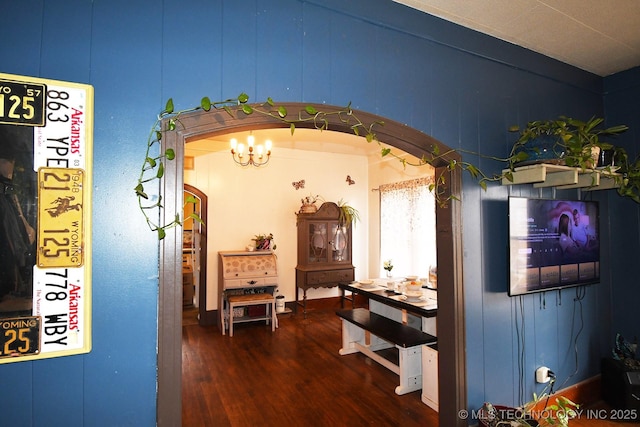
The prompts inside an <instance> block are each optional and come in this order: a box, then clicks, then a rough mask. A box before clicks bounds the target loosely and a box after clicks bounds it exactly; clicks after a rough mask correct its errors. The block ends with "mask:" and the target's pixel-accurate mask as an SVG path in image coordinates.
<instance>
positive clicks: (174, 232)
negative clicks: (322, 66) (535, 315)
mask: <svg viewBox="0 0 640 427" xmlns="http://www.w3.org/2000/svg"><path fill="white" fill-rule="evenodd" d="M282 105H283V106H284V107H285V108H286V110H287V111H288V112H289V117H298V115H299V114H301V115H302V116H304V114H305V113H304V111H305V108H306V107H307V106H309V105H311V106H313V107H315V109H316V110H317V111H326V110H339V109H340V108H339V107H331V106H327V105H325V104H303V103H285V104H282ZM256 107H257V106H256ZM354 114H355V115H356V116H357V117H358V118H359V119H360V120H362V122H364V123H376V122H380V123H384V125H381V126H379V127H376V129H375V134H376V138H377V139H378V141H380V142H382V143H384V144H387V145H390V146H393V147H396V148H398V149H400V150H403V151H405V152H407V153H409V154H412V155H414V156H416V157H418V158H420V157H422V156H423V155H424V154H425V153H427V152H432V151H433V150H434V148H435V147H437V148H438V149H439V152H440V153H449V154H447V155H446V156H443V158H442V159H440V161H439V162H438V163H437V164H435V165H434V166H435V167H436V174H437V175H438V176H439V174H440V173H444V174H445V176H446V185H445V187H444V188H442V190H443V191H444V192H445V194H444V198H446V197H447V196H453V199H452V200H451V201H450V202H449V203H448V204H447V205H446V206H440V205H439V204H436V247H437V261H438V317H437V323H438V362H439V363H438V377H439V379H440V381H438V383H439V396H440V398H439V401H440V404H439V419H440V425H447V426H460V427H462V426H466V423H467V421H466V420H465V419H461V418H460V417H459V416H458V414H459V411H461V410H463V409H466V408H467V387H466V358H465V342H466V339H465V328H464V323H465V319H464V292H463V279H462V259H463V258H462V209H461V208H462V207H461V202H460V201H459V200H460V199H461V192H462V176H461V172H460V171H459V168H454V170H452V171H449V170H448V169H447V166H448V165H449V162H450V161H452V160H453V161H459V160H460V156H459V154H458V153H456V152H455V151H452V150H451V149H450V148H449V147H447V146H445V145H444V144H442V143H441V142H440V141H438V140H436V139H435V138H432V137H431V136H429V135H427V134H424V133H422V132H420V131H419V130H417V129H413V128H410V127H408V126H406V125H404V124H402V123H399V122H396V121H393V120H389V119H386V118H384V117H380V116H377V115H374V114H370V113H367V112H363V111H357V110H354ZM327 119H328V120H329V123H328V129H330V130H331V131H338V132H344V133H349V134H353V130H352V129H351V127H350V125H349V123H344V122H342V121H341V120H340V118H339V117H332V116H330V117H328V118H327ZM288 127H289V125H288V124H287V123H285V122H283V121H282V120H279V119H276V118H273V117H270V116H267V115H262V114H252V115H246V114H244V113H243V112H241V111H233V114H231V115H230V114H228V113H227V112H226V111H220V110H215V111H209V112H206V111H195V112H191V113H186V114H183V115H181V116H180V121H179V125H178V129H177V130H176V131H173V132H165V133H164V135H163V138H162V140H161V144H162V147H161V151H162V152H165V150H167V149H169V148H171V149H173V150H174V151H175V153H176V157H175V160H174V161H172V162H167V164H166V165H165V172H164V178H163V179H162V182H161V186H160V196H161V197H162V201H163V205H164V209H163V210H162V211H161V220H162V221H163V222H162V223H165V224H166V223H169V222H171V221H173V219H174V218H175V216H176V214H181V212H182V206H183V200H182V198H183V186H184V176H183V166H184V151H185V144H187V143H189V141H190V140H195V139H199V138H204V137H207V136H216V135H222V134H226V133H230V132H239V131H251V130H258V129H273V128H288ZM296 127H298V128H309V129H313V128H315V126H314V124H313V122H301V123H296ZM162 129H163V130H166V129H168V119H165V120H164V121H163V123H162ZM363 143H365V141H363ZM159 245H160V265H159V269H160V276H159V305H158V399H157V425H158V426H160V427H164V426H175V425H180V424H181V421H182V229H181V228H172V229H170V230H167V234H166V237H165V238H164V239H163V240H161V241H160V243H159Z"/></svg>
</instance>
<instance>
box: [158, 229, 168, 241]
mask: <svg viewBox="0 0 640 427" xmlns="http://www.w3.org/2000/svg"><path fill="white" fill-rule="evenodd" d="M166 235H167V233H166V232H165V231H164V228H158V240H162V239H164V238H165V237H166Z"/></svg>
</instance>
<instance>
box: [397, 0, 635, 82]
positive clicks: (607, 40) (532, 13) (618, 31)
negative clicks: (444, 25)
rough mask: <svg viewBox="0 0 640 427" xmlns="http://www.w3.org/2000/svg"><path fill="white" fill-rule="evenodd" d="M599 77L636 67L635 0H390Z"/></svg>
mask: <svg viewBox="0 0 640 427" xmlns="http://www.w3.org/2000/svg"><path fill="white" fill-rule="evenodd" d="M394 1H396V2H397V3H401V4H404V5H406V6H409V7H412V8H415V9H418V10H421V11H423V12H426V13H428V14H430V15H434V16H437V17H440V18H442V19H445V20H447V21H451V22H455V23H456V24H459V25H462V26H464V27H468V28H471V29H473V30H476V31H479V32H481V33H485V34H489V35H491V36H493V37H496V38H498V39H501V40H505V41H508V42H510V43H513V44H516V45H519V46H522V47H525V48H527V49H530V50H533V51H535V52H539V53H542V54H544V55H546V56H549V57H551V58H555V59H557V60H560V61H562V62H565V63H567V64H571V65H574V66H576V67H578V68H581V69H583V70H586V71H590V72H592V73H594V74H597V75H599V76H603V77H604V76H608V75H610V74H614V73H617V72H619V71H624V70H628V69H630V68H633V67H636V66H638V65H640V1H639V0H394Z"/></svg>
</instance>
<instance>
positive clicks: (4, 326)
mask: <svg viewBox="0 0 640 427" xmlns="http://www.w3.org/2000/svg"><path fill="white" fill-rule="evenodd" d="M40 322H41V319H40V317H39V316H34V317H16V318H7V319H0V357H15V356H24V355H26V354H36V353H39V352H40Z"/></svg>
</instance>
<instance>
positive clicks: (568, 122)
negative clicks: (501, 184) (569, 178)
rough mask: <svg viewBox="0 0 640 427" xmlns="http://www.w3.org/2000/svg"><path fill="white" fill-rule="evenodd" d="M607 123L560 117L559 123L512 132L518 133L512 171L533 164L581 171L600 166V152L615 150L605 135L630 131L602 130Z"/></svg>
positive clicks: (618, 128)
mask: <svg viewBox="0 0 640 427" xmlns="http://www.w3.org/2000/svg"><path fill="white" fill-rule="evenodd" d="M603 121H604V119H602V118H599V117H592V118H591V119H589V120H588V121H586V122H585V121H582V120H578V119H573V118H571V117H566V116H560V117H559V118H558V119H556V120H537V121H531V122H529V123H527V125H526V126H525V127H524V129H520V127H519V126H512V127H510V128H509V131H510V132H519V137H518V140H517V141H516V142H515V144H514V145H513V148H512V150H511V155H510V156H509V162H510V167H511V168H512V169H513V168H514V167H516V166H523V165H526V164H533V163H555V164H564V165H567V166H572V167H580V168H582V169H593V168H595V167H596V166H597V161H598V156H599V154H600V151H601V150H611V149H613V148H614V146H613V145H612V144H610V143H607V142H604V141H601V140H600V137H601V136H603V135H617V134H619V133H621V132H624V131H626V130H627V129H628V127H627V126H625V125H617V126H612V127H609V128H606V129H600V128H599V125H600V124H601V123H602V122H603Z"/></svg>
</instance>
